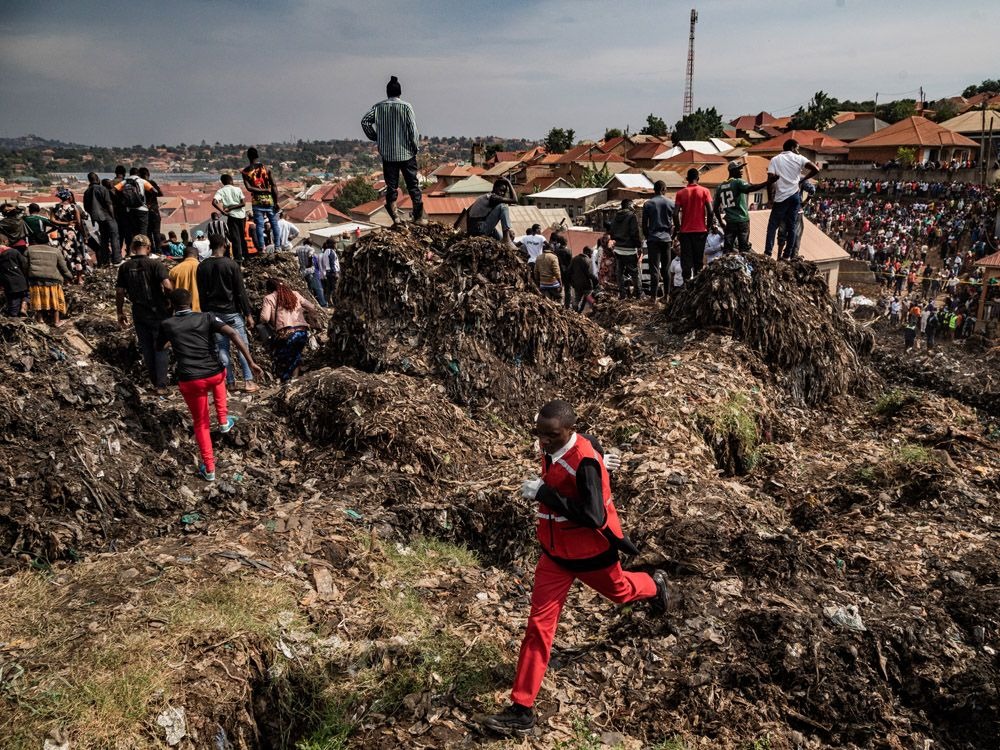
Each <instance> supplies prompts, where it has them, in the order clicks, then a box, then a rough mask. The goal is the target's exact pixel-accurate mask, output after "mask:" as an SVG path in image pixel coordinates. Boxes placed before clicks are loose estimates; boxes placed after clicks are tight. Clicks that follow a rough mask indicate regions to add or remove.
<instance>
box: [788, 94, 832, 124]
mask: <svg viewBox="0 0 1000 750" xmlns="http://www.w3.org/2000/svg"><path fill="white" fill-rule="evenodd" d="M839 106H840V103H839V102H838V101H837V100H836V99H834V98H833V97H831V96H830V95H829V94H827V93H826V92H824V91H817V92H816V93H815V94H813V97H812V99H811V100H810V101H809V104H808V105H806V106H805V107H799V108H798V111H796V113H795V114H794V115H792V119H791V120H790V121H789V123H788V125H789V127H790V128H791V129H792V130H824V129H826V128H827V127H829V125H830V123H832V122H833V118H834V117H836V115H837V110H838V108H839Z"/></svg>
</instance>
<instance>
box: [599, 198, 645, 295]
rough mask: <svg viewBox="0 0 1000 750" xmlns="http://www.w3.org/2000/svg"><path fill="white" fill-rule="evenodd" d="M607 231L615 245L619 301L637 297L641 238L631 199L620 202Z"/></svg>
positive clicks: (638, 291) (638, 293)
mask: <svg viewBox="0 0 1000 750" xmlns="http://www.w3.org/2000/svg"><path fill="white" fill-rule="evenodd" d="M607 229H608V232H609V233H610V234H611V239H613V240H614V243H615V249H614V254H615V277H616V278H617V279H618V296H619V297H620V298H621V299H625V298H626V297H632V296H635V297H638V296H639V295H640V286H639V283H640V280H639V248H640V247H641V246H642V236H641V235H640V234H639V219H638V218H636V215H635V211H634V210H633V209H632V199H631V198H626V199H625V200H623V201H622V205H621V208H619V209H618V212H617V213H615V215H614V218H613V219H612V220H611V222H610V223H609V225H608V227H607Z"/></svg>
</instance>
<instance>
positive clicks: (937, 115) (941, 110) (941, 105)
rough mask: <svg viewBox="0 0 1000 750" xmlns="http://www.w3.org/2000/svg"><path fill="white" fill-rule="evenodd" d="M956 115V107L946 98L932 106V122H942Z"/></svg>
mask: <svg viewBox="0 0 1000 750" xmlns="http://www.w3.org/2000/svg"><path fill="white" fill-rule="evenodd" d="M956 116H958V108H957V107H956V106H955V105H954V104H952V103H951V102H950V101H948V100H947V99H942V100H941V101H939V102H937V106H935V107H934V118H933V119H934V122H944V121H945V120H950V119H951V118H952V117H956Z"/></svg>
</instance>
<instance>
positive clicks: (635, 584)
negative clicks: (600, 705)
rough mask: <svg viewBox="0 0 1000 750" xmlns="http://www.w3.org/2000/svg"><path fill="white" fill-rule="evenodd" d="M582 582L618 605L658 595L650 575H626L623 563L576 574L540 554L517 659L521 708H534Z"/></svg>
mask: <svg viewBox="0 0 1000 750" xmlns="http://www.w3.org/2000/svg"><path fill="white" fill-rule="evenodd" d="M577 579H579V580H581V581H583V582H584V583H585V584H587V585H588V586H590V588H592V589H594V590H595V591H597V592H598V593H599V594H601V595H603V596H605V597H607V598H608V599H610V600H611V601H613V602H615V603H617V604H624V603H625V602H631V601H635V600H637V599H649V598H651V597H653V596H656V583H655V582H654V581H653V578H652V577H651V576H649V575H648V574H646V573H626V572H625V571H623V570H622V566H621V564H620V563H615V564H614V565H611V566H609V567H607V568H601V569H600V570H593V571H590V572H588V573H574V572H572V571H569V570H566V569H565V568H563V567H561V566H560V565H558V564H557V563H555V562H553V561H552V559H551V558H549V557H548V555H544V554H543V555H540V556H539V558H538V565H537V566H536V567H535V586H534V588H533V589H532V591H531V614H529V615H528V627H527V630H526V631H525V633H524V640H523V641H522V642H521V655H520V656H519V657H518V659H517V674H516V675H515V676H514V690H513V691H512V692H511V694H510V697H511V699H512V700H513V701H514V702H515V703H517V704H519V705H521V706H533V705H534V704H535V697H536V696H537V695H538V690H539V688H541V686H542V678H543V677H545V670H546V669H547V668H548V666H549V657H550V656H551V654H552V639H553V638H554V637H555V634H556V626H557V625H558V624H559V613H560V612H562V608H563V604H565V603H566V595H567V594H569V588H570V586H572V585H573V581H575V580H577Z"/></svg>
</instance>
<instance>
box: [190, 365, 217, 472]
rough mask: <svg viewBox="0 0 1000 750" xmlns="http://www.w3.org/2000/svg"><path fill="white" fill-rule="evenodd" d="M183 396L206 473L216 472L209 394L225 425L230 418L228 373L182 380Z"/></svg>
mask: <svg viewBox="0 0 1000 750" xmlns="http://www.w3.org/2000/svg"><path fill="white" fill-rule="evenodd" d="M178 386H179V387H180V389H181V395H182V396H184V401H185V403H187V405H188V410H189V411H190V412H191V419H192V420H194V439H195V441H196V442H197V443H198V450H199V451H200V452H201V461H202V463H203V464H205V469H206V471H215V454H214V453H213V452H212V431H211V421H210V418H209V415H208V394H209V393H211V394H212V396H213V398H214V399H215V414H216V416H217V417H218V418H219V424H220V425H221V424H225V423H226V420H227V419H228V418H229V412H228V411H227V410H226V371H225V370H222V371H221V372H219V373H217V374H215V375H213V376H212V377H210V378H202V379H201V380H182V381H181V382H180V383H178Z"/></svg>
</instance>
